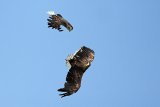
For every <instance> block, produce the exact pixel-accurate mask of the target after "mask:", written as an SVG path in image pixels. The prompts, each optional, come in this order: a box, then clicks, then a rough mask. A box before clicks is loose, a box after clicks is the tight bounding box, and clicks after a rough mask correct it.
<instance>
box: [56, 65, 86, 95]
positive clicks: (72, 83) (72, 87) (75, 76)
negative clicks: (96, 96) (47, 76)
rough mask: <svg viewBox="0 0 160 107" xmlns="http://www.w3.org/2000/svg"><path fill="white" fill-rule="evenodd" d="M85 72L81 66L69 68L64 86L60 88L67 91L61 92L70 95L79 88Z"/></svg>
mask: <svg viewBox="0 0 160 107" xmlns="http://www.w3.org/2000/svg"><path fill="white" fill-rule="evenodd" d="M83 72H84V71H83V70H82V69H81V68H79V67H76V66H75V67H71V68H70V69H69V72H68V74H67V77H66V82H65V84H64V88H60V89H58V91H61V92H65V93H63V94H60V95H61V96H62V97H65V96H69V95H71V94H73V93H76V92H77V91H78V90H79V88H80V86H81V79H82V76H83Z"/></svg>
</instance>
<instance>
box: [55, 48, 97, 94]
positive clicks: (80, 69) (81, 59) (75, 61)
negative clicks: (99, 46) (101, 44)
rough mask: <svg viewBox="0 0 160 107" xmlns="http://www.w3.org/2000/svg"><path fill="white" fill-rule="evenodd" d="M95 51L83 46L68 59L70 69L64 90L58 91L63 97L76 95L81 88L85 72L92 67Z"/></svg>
mask: <svg viewBox="0 0 160 107" xmlns="http://www.w3.org/2000/svg"><path fill="white" fill-rule="evenodd" d="M94 55H95V53H94V51H93V50H91V49H90V48H87V47H85V46H82V47H81V48H80V49H79V50H78V51H76V52H75V53H74V54H73V55H69V56H68V57H67V59H66V63H67V65H68V66H69V67H70V69H69V72H68V74H67V77H66V82H65V83H64V88H60V89H58V91H60V92H64V93H62V94H59V95H60V96H61V97H65V96H69V95H72V94H73V93H76V92H77V91H78V90H79V88H80V87H81V80H82V76H83V74H84V72H85V71H86V70H87V69H88V68H89V67H90V65H91V62H92V61H93V60H94Z"/></svg>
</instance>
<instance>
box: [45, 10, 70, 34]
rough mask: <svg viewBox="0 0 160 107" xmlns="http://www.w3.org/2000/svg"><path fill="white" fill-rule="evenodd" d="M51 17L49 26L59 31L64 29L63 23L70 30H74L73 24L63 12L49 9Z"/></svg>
mask: <svg viewBox="0 0 160 107" xmlns="http://www.w3.org/2000/svg"><path fill="white" fill-rule="evenodd" d="M48 15H49V18H48V19H47V20H48V27H51V28H52V29H57V30H58V31H60V32H61V31H63V30H62V28H61V25H62V26H64V27H65V28H66V29H67V30H68V31H69V32H70V31H72V30H73V26H72V25H71V24H70V23H69V22H68V21H67V20H66V19H64V18H63V17H62V15H61V14H55V12H54V11H48Z"/></svg>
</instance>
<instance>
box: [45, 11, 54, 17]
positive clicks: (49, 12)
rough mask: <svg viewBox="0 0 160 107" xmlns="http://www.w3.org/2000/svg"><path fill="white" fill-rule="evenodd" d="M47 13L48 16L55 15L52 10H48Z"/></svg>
mask: <svg viewBox="0 0 160 107" xmlns="http://www.w3.org/2000/svg"><path fill="white" fill-rule="evenodd" d="M47 14H48V15H49V16H51V15H55V12H54V11H48V12H47Z"/></svg>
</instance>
